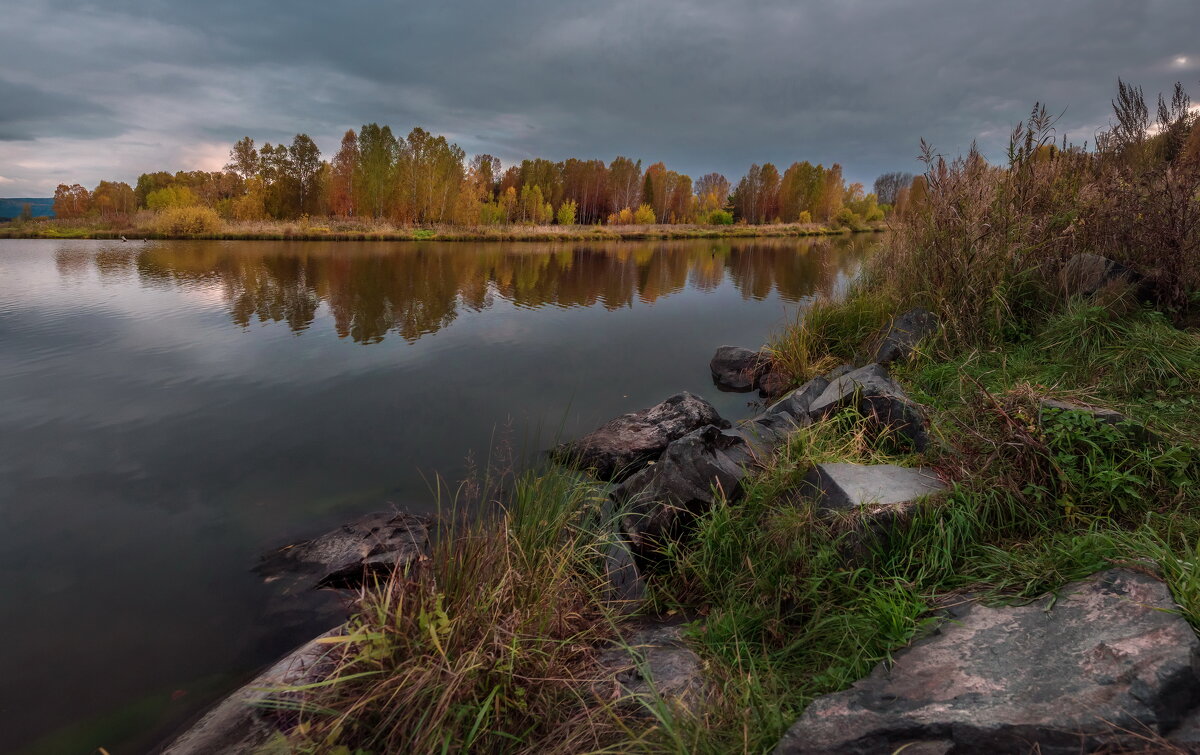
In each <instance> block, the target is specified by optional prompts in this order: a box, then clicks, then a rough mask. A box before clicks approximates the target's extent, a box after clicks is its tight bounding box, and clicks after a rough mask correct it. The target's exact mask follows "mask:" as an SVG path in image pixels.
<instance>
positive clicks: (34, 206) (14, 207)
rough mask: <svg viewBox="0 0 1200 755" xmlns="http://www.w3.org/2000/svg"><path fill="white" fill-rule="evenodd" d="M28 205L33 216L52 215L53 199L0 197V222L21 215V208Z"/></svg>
mask: <svg viewBox="0 0 1200 755" xmlns="http://www.w3.org/2000/svg"><path fill="white" fill-rule="evenodd" d="M25 205H29V207H30V209H31V210H32V211H33V216H34V217H35V218H36V217H40V216H42V215H48V216H50V217H54V200H53V199H51V198H45V199H39V198H35V197H0V222H3V221H5V220H14V219H16V218H19V217H20V216H21V208H22V207H24V206H25Z"/></svg>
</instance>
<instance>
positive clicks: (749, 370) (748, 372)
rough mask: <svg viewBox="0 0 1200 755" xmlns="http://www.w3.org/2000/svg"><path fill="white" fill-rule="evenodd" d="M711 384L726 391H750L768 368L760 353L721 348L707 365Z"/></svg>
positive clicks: (735, 348)
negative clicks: (710, 374)
mask: <svg viewBox="0 0 1200 755" xmlns="http://www.w3.org/2000/svg"><path fill="white" fill-rule="evenodd" d="M708 366H709V369H711V370H712V376H713V382H715V383H716V384H717V387H718V388H720V389H722V390H726V391H752V390H754V389H755V388H756V387H758V378H759V376H760V375H762V374H763V372H765V371H766V369H767V368H768V366H769V362H768V360H767V359H766V357H764V356H763V355H762V354H761V353H759V352H757V351H751V350H750V349H743V348H742V347H741V346H721V347H720V348H718V349H717V353H716V354H714V355H713V358H712V360H711V361H710V362H709V363H708Z"/></svg>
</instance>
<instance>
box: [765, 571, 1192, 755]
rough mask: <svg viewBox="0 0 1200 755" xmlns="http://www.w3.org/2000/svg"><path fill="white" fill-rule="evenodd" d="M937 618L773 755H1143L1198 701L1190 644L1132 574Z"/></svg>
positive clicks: (1178, 622)
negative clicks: (1101, 753)
mask: <svg viewBox="0 0 1200 755" xmlns="http://www.w3.org/2000/svg"><path fill="white" fill-rule="evenodd" d="M945 618H946V620H945V621H943V622H942V623H940V625H939V626H938V627H937V629H936V630H934V631H933V632H931V633H930V634H928V635H927V636H925V637H923V638H921V639H919V640H917V641H916V642H914V643H913V644H912V645H910V646H909V647H907V648H905V649H903V650H901V651H899V652H897V653H895V654H894V655H893V663H892V664H891V665H889V664H886V663H881V664H880V665H879V666H877V667H876V668H875V670H874V671H872V672H871V674H870V676H868V677H866V678H865V679H863V680H861V681H859V682H857V683H855V684H854V686H853V687H851V688H850V689H848V690H845V691H843V692H838V693H834V694H831V695H825V696H824V697H820V698H817V699H816V700H814V701H813V702H812V704H811V705H809V707H808V709H807V710H805V712H804V714H803V715H802V716H801V717H800V719H799V720H798V721H797V722H796V723H795V724H794V725H793V726H792V728H791V729H789V730H788V732H787V734H786V735H785V736H784V737H783V739H782V740H781V741H780V742H779V744H778V746H777V747H776V749H775V752H776V753H777V754H779V755H784V754H793V753H795V754H799V753H810V754H816V753H859V754H860V755H861V754H865V753H893V752H899V751H903V752H905V753H909V752H953V753H977V752H987V753H1028V752H1040V753H1043V754H1044V755H1066V754H1067V753H1072V754H1073V753H1079V752H1092V751H1096V750H1098V749H1108V750H1109V751H1114V750H1123V749H1125V748H1133V749H1135V750H1137V751H1145V749H1146V748H1147V747H1149V746H1151V745H1152V744H1153V740H1152V739H1151V740H1150V741H1147V739H1145V737H1151V738H1153V737H1159V736H1162V735H1169V734H1171V733H1173V732H1175V731H1177V730H1181V724H1187V723H1188V722H1189V721H1190V720H1191V716H1192V715H1193V714H1194V711H1195V709H1196V707H1197V704H1198V703H1200V678H1198V677H1197V672H1196V659H1197V657H1198V653H1200V642H1198V641H1197V637H1196V634H1195V632H1193V631H1192V628H1191V627H1190V626H1188V623H1187V622H1186V621H1185V620H1184V619H1183V617H1182V616H1181V615H1180V613H1179V610H1178V607H1177V606H1176V605H1175V603H1174V601H1173V600H1172V599H1171V595H1170V592H1169V591H1168V590H1167V587H1166V585H1164V584H1163V583H1162V582H1161V581H1159V580H1157V579H1154V578H1153V577H1149V576H1147V575H1145V574H1142V573H1140V572H1134V571H1130V570H1126V569H1113V570H1110V571H1107V572H1103V573H1100V574H1097V575H1093V576H1092V577H1090V578H1088V579H1086V580H1083V581H1080V582H1075V583H1072V584H1070V585H1067V586H1066V587H1064V588H1063V589H1062V590H1061V591H1060V593H1059V594H1058V596H1057V598H1052V597H1046V598H1043V599H1041V600H1038V601H1035V602H1032V603H1029V604H1026V605H1017V606H1000V607H989V606H984V605H981V604H979V603H972V604H967V605H960V606H958V607H956V608H953V609H951V610H950V611H948V612H947V615H946V617H945ZM1188 731H1189V730H1187V729H1183V730H1181V731H1180V736H1190V734H1188Z"/></svg>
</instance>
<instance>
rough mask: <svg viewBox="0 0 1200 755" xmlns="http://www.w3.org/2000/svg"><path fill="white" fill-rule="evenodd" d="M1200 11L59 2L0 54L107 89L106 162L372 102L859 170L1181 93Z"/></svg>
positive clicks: (69, 134)
mask: <svg viewBox="0 0 1200 755" xmlns="http://www.w3.org/2000/svg"><path fill="white" fill-rule="evenodd" d="M22 27H23V28H22ZM1196 28H1200V6H1198V5H1197V3H1196V2H1195V0H1145V1H1144V2H1127V1H1126V0H1061V1H1060V2H1056V3H1046V2H1044V1H1043V0H1016V1H1013V2H1004V3H998V2H983V1H980V0H912V1H911V2H903V3H901V2H888V3H884V2H867V1H866V0H848V1H847V0H842V1H841V2H837V3H834V2H827V1H825V0H820V1H818V0H809V1H807V2H806V1H799V2H797V1H796V0H793V1H791V2H769V1H768V2H749V3H729V2H727V1H725V0H720V1H718V0H665V1H664V0H656V1H655V2H644V0H625V1H618V2H607V3H604V2H600V3H598V2H595V0H591V1H590V2H574V1H569V0H567V1H565V0H532V1H527V2H511V3H496V2H491V1H490V0H488V1H485V0H470V1H468V2H443V3H420V4H418V3H409V2H399V3H396V2H394V3H380V2H365V1H364V0H355V1H351V2H344V3H339V4H335V3H328V2H315V0H295V1H293V2H287V3H283V2H279V3H271V4H268V3H245V2H240V1H239V2H235V1H234V0H210V1H209V2H205V3H195V2H165V1H163V0H160V2H156V3H146V2H132V1H131V0H129V1H126V0H115V1H110V2H106V3H104V4H103V5H96V4H86V3H80V2H75V1H73V0H55V1H54V2H48V3H41V4H38V3H33V4H31V5H27V6H23V9H22V10H20V11H18V12H17V13H16V20H15V22H14V20H13V19H12V18H10V19H9V21H8V23H7V24H6V26H5V28H4V29H3V30H0V68H2V69H3V70H4V71H6V72H7V71H12V70H17V71H19V72H22V73H24V74H28V75H26V76H22V77H21V78H20V80H21V81H22V82H23V83H24V84H26V85H28V86H32V87H36V88H37V89H38V91H40V92H42V93H44V94H45V95H46V96H47V97H50V98H56V97H67V98H71V99H73V100H77V101H81V102H85V103H88V104H90V105H92V106H95V107H108V108H110V110H111V111H112V112H111V114H109V115H108V116H103V115H97V116H96V117H94V118H92V119H91V120H92V121H93V122H94V123H95V124H96V127H97V128H99V127H101V125H102V124H107V126H108V127H110V128H112V129H115V130H122V133H124V134H126V137H127V138H126V140H125V141H124V142H121V147H120V148H119V149H117V150H116V152H117V153H118V154H122V155H126V154H127V155H129V156H130V158H129V162H130V164H128V165H125V164H113V165H111V167H110V169H109V171H108V173H109V174H112V175H119V174H121V173H122V172H126V173H136V172H138V171H140V170H143V169H148V168H149V167H154V166H149V165H148V164H146V163H148V162H149V161H151V160H152V159H153V158H155V156H157V159H159V160H170V159H176V160H179V159H182V157H181V156H182V155H186V154H189V153H188V152H187V149H186V148H187V147H188V145H189V144H190V145H192V147H191V148H192V149H193V153H194V154H193V159H200V158H199V157H197V156H196V155H197V154H199V153H195V152H194V151H195V144H197V143H203V144H205V145H208V147H207V152H204V153H203V157H204V159H208V160H214V159H217V157H218V156H219V151H220V150H219V148H218V145H223V144H227V143H228V142H230V141H232V140H233V139H236V138H237V137H239V136H242V135H243V134H250V135H252V136H255V137H256V138H257V139H259V141H263V140H271V141H278V140H281V139H286V138H289V137H290V135H291V134H293V133H295V132H297V131H305V132H307V133H310V134H312V135H313V136H314V138H317V140H318V143H319V144H320V145H321V146H322V148H323V149H324V150H325V151H326V152H332V151H333V150H334V149H335V148H336V140H337V138H338V136H339V135H340V132H341V131H343V130H345V129H346V128H349V127H357V126H358V125H360V124H362V123H364V122H369V121H378V122H381V123H390V124H392V126H393V128H394V129H396V130H397V131H399V132H402V133H403V132H405V131H407V130H408V129H409V128H411V127H412V126H415V125H421V126H423V127H425V128H427V129H430V130H432V131H436V132H439V133H445V134H447V135H448V136H450V137H451V138H452V139H454V140H456V141H458V142H459V144H461V145H462V146H463V147H464V148H465V149H466V150H467V151H468V152H480V151H488V152H492V153H494V154H498V155H500V156H501V157H503V158H505V159H508V160H512V159H520V158H521V157H526V156H530V155H544V156H547V157H552V158H555V159H561V158H563V157H566V156H571V155H579V156H598V157H604V158H611V157H612V156H614V155H616V154H628V155H631V156H634V157H641V158H643V159H645V160H647V161H655V160H664V161H666V162H667V163H668V165H670V166H671V167H673V168H676V169H679V170H683V171H685V172H689V173H692V174H693V175H697V174H699V173H703V172H707V171H708V170H714V169H715V170H720V171H722V172H724V173H726V174H727V175H729V176H730V177H733V178H736V177H737V176H739V175H740V174H741V173H742V172H743V171H744V170H745V167H746V166H747V165H748V164H749V163H750V162H751V161H758V162H762V161H767V160H770V161H774V162H776V163H784V164H786V163H789V162H791V161H792V160H794V159H810V160H813V161H822V162H826V163H829V162H831V161H835V160H836V161H840V162H841V163H843V165H845V167H846V172H847V175H848V176H850V177H852V178H856V179H860V180H868V181H869V180H870V179H871V178H872V177H873V176H874V175H875V174H877V173H878V172H881V171H884V170H890V169H897V168H903V169H914V168H915V167H916V164H915V162H914V160H913V158H914V156H915V155H916V152H917V142H918V139H919V138H921V137H925V138H926V139H928V140H930V141H931V142H933V143H934V144H935V145H937V146H939V147H942V148H943V149H944V150H947V151H949V152H957V151H960V150H963V149H965V148H966V147H967V146H968V145H969V144H970V142H971V141H972V140H977V141H978V142H979V143H980V146H981V147H982V148H983V149H984V151H985V152H986V153H989V154H992V155H999V154H1000V150H1001V147H1002V145H1003V142H1004V140H1005V138H1006V135H1007V132H1008V130H1009V129H1010V128H1011V127H1012V125H1013V124H1014V123H1015V122H1016V121H1018V120H1019V119H1020V118H1021V117H1022V116H1023V115H1024V114H1026V113H1027V112H1028V111H1029V109H1030V108H1031V107H1032V106H1033V103H1034V102H1035V101H1042V102H1045V103H1048V104H1049V106H1050V107H1051V108H1052V109H1054V110H1055V111H1056V112H1057V111H1060V110H1063V109H1065V110H1066V113H1065V115H1064V117H1063V119H1062V121H1061V122H1060V129H1061V130H1065V131H1067V132H1069V134H1070V136H1071V137H1072V138H1074V139H1076V140H1079V141H1082V140H1084V139H1091V138H1092V137H1093V136H1094V131H1095V129H1096V128H1098V127H1100V126H1103V125H1104V124H1105V123H1106V121H1107V108H1108V100H1109V99H1110V98H1111V96H1112V92H1113V90H1114V88H1115V84H1116V79H1117V77H1118V76H1120V77H1122V78H1125V79H1126V80H1131V81H1134V82H1138V83H1141V84H1143V85H1145V87H1146V89H1147V91H1150V92H1156V91H1158V90H1161V89H1166V88H1168V87H1169V86H1170V85H1171V84H1172V83H1173V82H1174V81H1175V80H1177V79H1180V80H1184V81H1185V82H1186V83H1188V84H1189V85H1192V86H1193V88H1194V89H1195V88H1196V87H1195V84H1196V83H1197V81H1196V79H1197V78H1198V76H1200V74H1198V72H1197V68H1196V67H1195V63H1196V62H1197V60H1200V42H1198V41H1197V38H1196V35H1195V29H1196ZM1181 61H1182V62H1181ZM118 103H124V104H125V105H126V107H125V108H124V109H122V108H119V107H117V104H118ZM6 107H7V106H6ZM5 115H8V113H7V112H6V113H5ZM0 120H3V119H0ZM73 120H74V121H78V118H74V119H72V117H71V116H69V115H67V114H63V115H62V116H61V117H55V116H53V114H51V115H50V116H48V117H44V118H42V117H39V118H38V119H37V120H36V121H35V122H36V125H37V129H38V134H39V135H40V136H41V137H42V138H43V139H47V140H53V139H61V138H77V137H78V136H79V132H78V131H73V130H72V129H73V128H77V125H75V124H73V123H72V121H73ZM139 145H140V146H139ZM6 149H8V147H6V146H5V145H0V175H8V172H6V171H9V169H8V168H7V167H6V166H5V164H4V163H5V156H6V154H5V150H6ZM139 161H141V162H139ZM37 162H38V161H37V160H34V161H33V163H35V164H36V163H37ZM133 163H137V164H133ZM13 172H15V171H13ZM95 178H99V176H95V177H89V179H95Z"/></svg>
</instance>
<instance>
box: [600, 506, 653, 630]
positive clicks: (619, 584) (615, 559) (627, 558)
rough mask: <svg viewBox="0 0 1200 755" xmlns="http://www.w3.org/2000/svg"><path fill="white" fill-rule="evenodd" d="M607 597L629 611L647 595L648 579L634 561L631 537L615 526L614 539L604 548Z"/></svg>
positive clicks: (634, 608) (635, 607)
mask: <svg viewBox="0 0 1200 755" xmlns="http://www.w3.org/2000/svg"><path fill="white" fill-rule="evenodd" d="M604 576H605V580H606V583H607V584H606V588H605V597H606V598H607V599H608V600H609V601H610V602H613V603H619V604H621V606H622V607H623V608H625V609H627V611H633V610H636V609H637V607H638V605H639V604H640V603H641V601H642V599H643V598H645V597H646V580H645V579H644V578H643V577H642V572H641V569H639V568H638V565H637V562H636V561H634V558H633V551H632V549H631V547H630V545H629V539H628V537H627V536H626V535H625V533H624V532H622V531H621V530H620V527H619V526H617V527H614V532H613V533H612V539H611V540H610V541H609V543H608V545H607V546H606V547H605V548H604Z"/></svg>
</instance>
